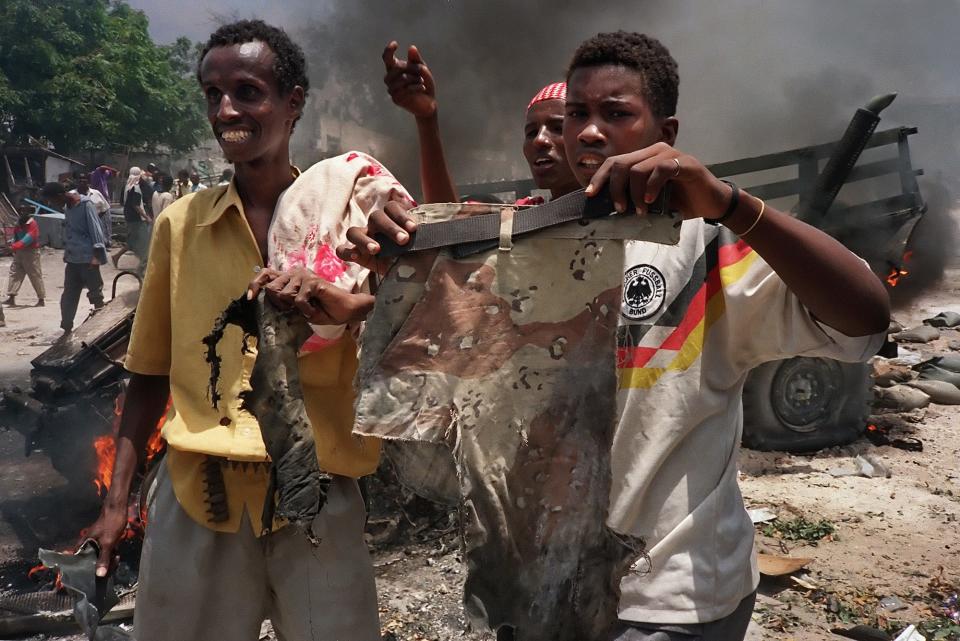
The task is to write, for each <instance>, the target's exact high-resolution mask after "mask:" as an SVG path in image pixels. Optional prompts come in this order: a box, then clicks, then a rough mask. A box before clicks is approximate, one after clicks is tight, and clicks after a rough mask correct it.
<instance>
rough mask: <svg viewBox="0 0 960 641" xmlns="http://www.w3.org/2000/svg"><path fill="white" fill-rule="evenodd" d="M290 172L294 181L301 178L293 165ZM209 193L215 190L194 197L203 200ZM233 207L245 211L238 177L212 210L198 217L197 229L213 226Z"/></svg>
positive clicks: (219, 196) (231, 182)
mask: <svg viewBox="0 0 960 641" xmlns="http://www.w3.org/2000/svg"><path fill="white" fill-rule="evenodd" d="M290 171H291V172H292V173H293V178H294V180H296V179H297V178H299V177H300V169H298V168H297V167H295V166H293V165H291V166H290ZM209 191H213V190H211V189H204V190H203V191H198V192H195V193H196V194H197V195H196V196H194V198H202V197H203V194H204V193H205V192H209ZM231 207H232V208H235V209H236V210H237V211H238V212H242V211H243V202H242V201H241V200H240V192H238V191H237V177H236V176H234V177H233V178H232V179H231V180H230V184H229V185H227V188H226V190H225V191H224V192H223V193H221V194H220V195H218V196H217V197H216V200H215V201H214V202H213V203H212V205H211V206H210V208H209V209H204V210H202V211H201V212H200V215H199V216H197V227H205V226H207V225H212V224H213V223H215V222H217V221H218V220H220V217H221V216H223V215H224V214H225V213H226V212H227V210H228V209H230V208H231Z"/></svg>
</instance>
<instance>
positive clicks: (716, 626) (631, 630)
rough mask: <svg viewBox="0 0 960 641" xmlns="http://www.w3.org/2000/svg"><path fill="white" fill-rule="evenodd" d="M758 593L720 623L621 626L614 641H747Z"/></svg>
mask: <svg viewBox="0 0 960 641" xmlns="http://www.w3.org/2000/svg"><path fill="white" fill-rule="evenodd" d="M756 600H757V593H756V592H753V593H752V594H750V595H749V596H747V597H745V598H744V599H743V600H742V601H741V602H740V605H738V606H737V609H736V610H734V611H733V612H732V613H731V614H729V615H727V616H725V617H723V618H722V619H720V620H718V621H711V622H710V623H696V624H685V625H669V624H656V623H633V624H629V625H628V624H627V623H626V622H621V627H620V629H619V630H617V632H616V633H615V634H614V635H613V637H611V639H610V641H743V638H744V637H745V636H746V634H747V626H749V625H750V617H751V615H752V614H753V604H754V602H755V601H756Z"/></svg>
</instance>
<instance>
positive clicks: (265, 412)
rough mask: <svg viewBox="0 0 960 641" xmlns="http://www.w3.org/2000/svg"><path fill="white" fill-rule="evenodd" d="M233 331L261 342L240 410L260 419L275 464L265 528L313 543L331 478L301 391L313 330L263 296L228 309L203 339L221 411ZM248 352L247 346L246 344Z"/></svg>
mask: <svg viewBox="0 0 960 641" xmlns="http://www.w3.org/2000/svg"><path fill="white" fill-rule="evenodd" d="M229 325H237V326H239V327H240V328H241V329H242V330H243V332H244V338H245V339H246V338H248V337H255V338H256V339H257V360H256V363H255V364H254V367H253V373H252V375H251V377H250V387H251V390H250V391H249V392H245V393H243V394H241V402H242V405H241V407H242V408H243V409H245V410H247V411H249V412H250V413H251V414H253V415H254V416H255V417H256V418H257V422H258V423H259V424H260V432H261V433H262V435H263V442H264V444H265V445H266V447H267V454H269V455H270V459H271V461H272V464H271V467H270V487H269V489H268V491H267V502H266V504H265V505H264V510H263V520H262V527H263V530H264V531H269V530H270V529H271V528H272V525H273V521H274V517H278V518H281V519H285V520H286V521H289V522H290V523H292V524H293V525H295V526H297V527H298V528H300V530H302V531H303V532H304V533H305V534H306V535H307V537H308V538H310V539H311V540H313V532H312V530H311V527H310V526H311V525H312V523H313V519H314V518H315V517H316V516H317V514H319V513H320V510H321V509H322V508H323V505H324V503H325V502H326V496H327V487H328V486H329V485H330V475H329V474H327V473H326V472H323V471H322V470H320V466H319V464H318V463H317V456H316V449H315V447H314V441H313V429H312V428H311V426H310V419H309V418H307V412H306V409H305V407H304V404H303V389H302V388H301V387H300V373H299V364H298V362H297V355H298V351H299V346H300V345H303V343H304V342H305V341H306V340H307V338H309V337H310V335H311V333H312V330H311V329H310V326H309V325H308V324H307V322H306V320H304V318H303V317H302V316H301V315H299V314H295V313H284V312H281V311H280V310H278V309H276V308H275V307H274V306H273V305H272V304H270V303H269V302H266V301H265V299H264V298H263V295H261V296H260V298H259V299H257V300H252V301H249V300H247V299H246V296H244V297H241V298H238V299H237V300H235V301H233V302H231V303H230V305H229V306H228V307H227V309H226V310H225V311H224V312H223V314H221V315H220V318H218V319H217V322H216V323H215V324H214V328H213V331H212V332H211V333H210V335H209V336H207V337H206V338H205V339H204V341H203V342H204V344H205V345H207V361H208V362H209V363H210V370H211V374H210V399H211V401H212V402H213V404H214V407H216V406H217V403H218V402H219V401H220V399H221V396H220V394H219V392H218V390H217V383H218V380H219V377H220V358H219V356H218V355H217V345H218V344H219V342H220V340H221V339H222V338H223V334H224V331H225V330H226V328H227V326H229ZM244 349H246V340H244Z"/></svg>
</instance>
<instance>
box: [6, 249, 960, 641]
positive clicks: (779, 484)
mask: <svg viewBox="0 0 960 641" xmlns="http://www.w3.org/2000/svg"><path fill="white" fill-rule="evenodd" d="M127 260H129V261H130V262H129V263H126V261H127ZM59 261H60V255H59V252H54V251H52V250H48V251H47V253H46V254H45V255H44V273H45V276H46V283H47V289H48V292H49V293H48V301H47V302H48V305H47V307H45V308H42V309H37V308H33V307H21V308H13V309H10V308H6V309H5V312H6V319H7V327H6V328H0V384H2V385H8V384H10V383H11V382H12V381H16V380H21V381H22V380H24V379H25V378H26V376H27V374H28V372H29V360H30V359H31V358H33V357H34V356H35V355H37V354H39V353H40V352H41V351H43V350H44V349H46V347H47V346H48V345H49V344H50V342H52V340H54V339H55V338H56V337H57V336H58V335H59V334H60V331H59V330H58V329H57V327H58V324H59V309H58V306H57V301H58V298H59V294H60V291H61V290H60V287H61V285H62V279H63V268H62V263H61V262H59ZM124 261H125V262H124V263H123V264H126V265H128V266H133V265H134V264H135V259H133V258H132V257H129V258H125V259H124ZM8 264H9V259H0V274H5V273H6V269H7V266H8ZM114 273H116V272H115V270H113V267H112V266H107V267H105V268H104V280H105V281H107V282H108V283H109V281H110V279H112V276H113V274H114ZM0 280H4V279H2V278H0ZM108 297H109V294H108ZM33 301H34V298H33V293H32V289H31V287H30V285H29V284H28V283H25V284H24V287H23V289H22V290H21V296H20V297H19V298H18V302H22V303H24V304H25V305H32V303H33ZM85 310H86V302H85V300H84V301H82V303H81V314H82V313H84V312H85ZM944 310H954V311H960V266H957V267H955V268H952V269H950V270H948V272H947V274H946V277H945V278H944V280H943V281H942V283H941V284H940V285H939V286H938V287H935V288H931V289H930V290H928V292H927V293H926V294H924V295H923V296H921V297H920V298H918V299H916V300H915V301H914V302H913V303H911V304H910V305H909V306H907V307H905V308H903V309H899V310H897V311H896V312H895V317H896V318H897V320H899V321H900V322H902V323H903V324H904V325H907V326H911V325H914V324H917V323H919V322H920V321H921V320H922V319H924V318H927V317H930V316H933V315H935V314H936V313H938V312H940V311H944ZM79 320H80V317H78V323H79ZM951 341H960V331H957V330H943V331H942V338H941V339H940V340H938V341H935V342H933V343H929V344H926V345H920V346H915V347H911V348H909V349H911V350H912V351H914V352H916V353H919V354H920V355H921V356H922V357H924V358H926V357H929V356H933V355H937V354H943V353H950V352H951V349H950V347H949V343H950V342H951ZM956 345H957V344H955V346H956ZM953 353H960V352H953ZM875 422H876V423H877V424H878V425H883V426H884V427H889V428H890V429H891V432H890V435H891V436H907V435H908V436H911V437H915V438H918V439H920V440H921V441H922V443H923V451H922V452H912V451H904V450H902V449H896V448H894V447H890V446H879V447H878V446H875V445H872V444H871V443H870V442H869V441H867V440H866V439H861V440H859V441H857V442H855V443H853V444H851V445H849V446H846V447H843V448H833V449H831V450H826V451H821V452H818V453H816V454H814V455H811V456H800V455H789V454H784V453H776V452H755V451H749V450H744V451H743V452H742V453H741V456H740V470H741V472H740V478H741V487H742V490H743V494H744V499H745V501H746V503H747V506H748V507H750V508H768V509H769V510H770V511H771V512H773V513H774V514H776V516H777V518H778V520H777V521H776V522H772V523H771V522H768V523H765V524H764V523H760V524H758V525H757V543H758V548H759V549H760V551H762V552H767V553H771V554H777V555H789V556H791V557H804V558H809V559H810V562H809V563H808V564H807V566H806V568H805V569H802V570H800V571H798V572H796V573H794V574H793V575H792V576H793V578H791V577H789V576H787V577H781V578H778V579H772V578H764V580H763V582H762V583H761V594H760V597H759V599H758V602H757V606H756V608H755V613H754V621H753V623H752V625H751V629H750V632H749V635H748V638H749V639H750V640H751V641H759V640H761V639H776V640H782V641H787V640H793V641H817V640H821V639H831V638H840V637H837V636H835V635H833V634H831V632H830V629H831V628H834V627H841V628H850V627H852V626H853V625H855V624H864V625H870V626H874V627H879V628H882V629H886V630H888V631H891V632H895V631H899V630H900V629H902V628H903V627H904V626H905V625H907V624H909V623H915V624H924V625H926V626H927V630H928V631H927V633H926V635H927V639H960V634H958V633H957V632H958V631H960V628H957V629H955V630H951V629H950V628H947V627H945V626H946V624H947V620H946V619H944V618H943V613H942V611H941V610H940V608H939V606H940V603H941V601H942V600H943V599H944V598H945V597H946V596H949V595H950V594H952V593H953V592H955V591H957V589H958V587H960V556H958V553H960V528H958V523H957V519H958V515H960V406H941V405H931V406H929V407H928V408H926V409H923V410H916V411H914V412H911V413H908V414H904V415H899V414H887V415H883V416H879V417H877V418H876V420H875ZM10 427H15V426H11V425H4V424H3V421H2V417H0V488H3V491H2V499H0V592H2V591H4V590H7V591H10V590H15V589H18V590H22V589H23V587H24V585H25V583H24V580H23V578H22V575H23V573H25V571H26V569H27V568H29V567H30V566H31V565H33V564H34V563H35V561H34V559H35V556H32V555H35V552H36V547H37V546H38V545H47V546H57V545H59V546H63V545H67V546H69V545H70V543H71V538H72V537H75V535H72V534H71V532H75V531H77V529H79V527H82V526H83V525H85V524H86V522H88V521H87V519H90V518H92V517H93V516H95V515H96V497H95V495H93V497H92V498H91V495H90V492H89V491H88V490H86V489H85V490H78V489H77V488H71V487H68V486H67V484H66V483H65V481H64V480H63V478H62V477H61V476H60V475H59V474H57V473H56V472H55V471H54V470H53V469H52V467H51V466H50V463H49V461H48V460H47V459H46V458H45V456H44V455H43V453H42V452H41V453H35V454H34V455H32V456H31V457H29V458H24V456H23V448H24V443H23V438H22V436H21V435H20V434H19V433H18V432H17V431H16V430H15V429H5V428H10ZM857 454H869V455H870V456H872V457H873V459H874V460H875V461H879V462H881V463H882V464H883V466H885V467H886V468H887V469H888V470H889V477H888V478H885V477H879V478H866V477H862V476H835V475H833V474H831V473H830V471H831V470H832V471H834V472H835V473H836V470H837V469H838V468H845V467H850V466H851V465H852V464H853V458H854V457H855V456H856V455H857ZM381 476H382V475H381ZM371 490H372V491H373V492H375V493H376V492H377V491H378V490H382V488H381V487H380V486H379V485H378V483H377V482H376V481H374V482H373V483H372V484H371ZM392 492H393V493H394V494H395V495H396V496H393V497H392V498H391V500H384V501H375V502H374V505H375V506H376V507H375V509H374V510H373V512H372V514H371V519H370V527H369V529H368V531H369V533H368V538H369V542H370V544H371V546H372V549H373V552H374V562H375V565H376V571H377V579H378V588H379V593H380V602H381V623H382V627H383V633H384V634H383V638H384V639H385V640H388V641H390V640H396V641H423V640H435V641H446V640H448V639H449V640H469V641H480V640H484V641H488V640H489V641H492V639H493V638H494V637H493V636H492V635H491V634H489V633H485V632H470V631H467V624H466V621H465V620H464V617H463V614H462V607H461V605H460V597H461V589H462V584H463V579H464V568H463V566H462V564H461V562H460V557H459V544H458V539H457V535H456V520H455V515H453V514H451V513H448V512H445V511H443V510H439V509H437V508H434V507H432V506H429V505H426V504H425V503H424V502H423V501H421V500H419V499H415V498H412V497H410V496H408V495H405V494H404V493H403V492H401V491H399V490H392ZM386 494H389V492H386ZM394 499H395V500H394ZM11 505H12V507H11ZM31 506H32V508H31ZM37 506H39V509H37ZM55 506H56V507H55ZM63 506H72V508H71V509H69V510H66V511H63V510H64V507H63ZM31 509H32V510H33V511H32V512H31V511H30V510H31ZM53 510H60V511H59V512H55V513H53V514H49V515H44V511H53ZM27 514H31V516H25V515H27ZM38 515H39V516H38ZM800 519H803V520H800ZM804 526H806V527H804ZM830 531H832V533H827V532H830ZM821 535H823V538H819V540H812V539H816V538H818V537H820V536H821ZM790 536H801V537H805V539H803V538H802V539H801V540H790V539H789V537H790ZM887 597H896V599H895V602H896V604H895V605H894V606H893V608H894V609H895V610H896V611H890V610H888V609H885V608H883V607H881V606H880V601H881V599H884V598H887ZM901 605H902V606H904V607H903V609H899V608H900V606H901ZM937 625H940V626H941V627H942V629H941V631H940V633H939V634H940V635H941V636H937V634H938V633H937V632H934V630H935V629H936V626H937ZM28 638H33V639H38V640H39V639H62V640H66V639H71V640H72V639H80V638H81V637H79V636H60V637H57V636H48V637H45V636H35V637H28ZM263 638H264V639H272V638H274V635H273V634H272V632H271V631H270V629H269V625H266V626H265V628H264V633H263Z"/></svg>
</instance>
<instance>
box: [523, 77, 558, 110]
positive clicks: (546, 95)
mask: <svg viewBox="0 0 960 641" xmlns="http://www.w3.org/2000/svg"><path fill="white" fill-rule="evenodd" d="M544 100H562V101H564V102H566V100H567V83H565V82H555V83H553V84H550V85H547V86H546V87H544V88H543V89H541V90H540V92H539V93H538V94H537V95H536V96H534V97H533V100H531V101H530V104H529V105H527V109H530V107H532V106H534V105H535V104H537V103H538V102H543V101H544Z"/></svg>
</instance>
